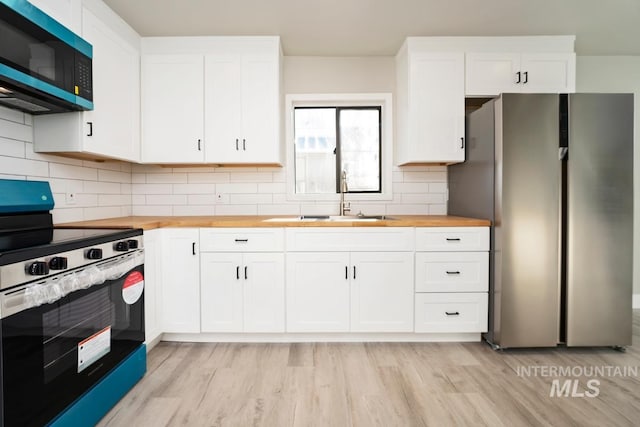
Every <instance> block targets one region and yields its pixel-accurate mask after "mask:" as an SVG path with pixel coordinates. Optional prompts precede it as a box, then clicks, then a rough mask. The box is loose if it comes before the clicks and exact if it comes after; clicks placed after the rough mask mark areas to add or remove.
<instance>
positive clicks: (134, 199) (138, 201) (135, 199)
mask: <svg viewBox="0 0 640 427" xmlns="http://www.w3.org/2000/svg"><path fill="white" fill-rule="evenodd" d="M131 204H132V205H133V206H138V205H146V204H147V196H145V195H143V194H132V195H131Z"/></svg>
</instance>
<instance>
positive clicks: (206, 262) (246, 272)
mask: <svg viewBox="0 0 640 427" xmlns="http://www.w3.org/2000/svg"><path fill="white" fill-rule="evenodd" d="M200 263H201V266H200V269H201V270H200V277H201V289H200V298H201V301H200V304H201V305H200V308H201V321H202V323H201V327H202V332H284V254H282V253H244V254H243V253H203V254H202V255H201V260H200Z"/></svg>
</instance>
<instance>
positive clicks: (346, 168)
mask: <svg viewBox="0 0 640 427" xmlns="http://www.w3.org/2000/svg"><path fill="white" fill-rule="evenodd" d="M381 111H382V108H381V107H379V106H378V107H366V106H363V107H360V106H356V107H296V108H295V109H294V118H293V121H294V140H295V147H294V150H295V191H296V193H303V194H306V193H315V194H326V193H338V192H340V182H341V175H342V173H343V172H344V173H345V174H346V176H347V183H348V192H349V193H380V192H381V190H382V180H381V178H382V175H381V173H380V171H381V167H382V163H381V156H380V153H381V149H382V138H381V135H382V132H381V123H380V118H381Z"/></svg>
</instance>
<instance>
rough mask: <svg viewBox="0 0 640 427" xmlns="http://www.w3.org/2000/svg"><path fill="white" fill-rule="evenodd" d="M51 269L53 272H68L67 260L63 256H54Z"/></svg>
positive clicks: (50, 264) (50, 262)
mask: <svg viewBox="0 0 640 427" xmlns="http://www.w3.org/2000/svg"><path fill="white" fill-rule="evenodd" d="M49 268H50V269H51V270H66V269H67V268H68V267H67V258H66V257H63V256H54V257H53V258H51V259H50V260H49Z"/></svg>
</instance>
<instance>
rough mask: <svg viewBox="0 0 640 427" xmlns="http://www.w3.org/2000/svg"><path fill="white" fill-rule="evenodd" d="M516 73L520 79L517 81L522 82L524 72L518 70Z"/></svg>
mask: <svg viewBox="0 0 640 427" xmlns="http://www.w3.org/2000/svg"><path fill="white" fill-rule="evenodd" d="M516 74H517V75H518V80H516V83H520V82H521V81H522V73H521V72H520V71H518V72H517V73H516Z"/></svg>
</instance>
